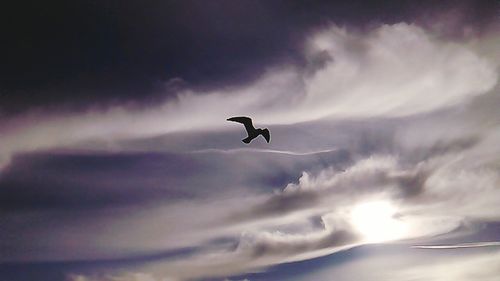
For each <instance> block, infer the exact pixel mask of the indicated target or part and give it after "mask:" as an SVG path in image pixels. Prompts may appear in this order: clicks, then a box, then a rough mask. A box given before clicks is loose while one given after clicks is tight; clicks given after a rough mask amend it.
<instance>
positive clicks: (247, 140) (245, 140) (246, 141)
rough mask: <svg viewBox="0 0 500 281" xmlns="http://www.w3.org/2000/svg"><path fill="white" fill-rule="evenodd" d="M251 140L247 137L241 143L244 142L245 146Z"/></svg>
mask: <svg viewBox="0 0 500 281" xmlns="http://www.w3.org/2000/svg"><path fill="white" fill-rule="evenodd" d="M252 139H253V138H251V137H247V138H245V139H242V140H241V141H242V142H244V143H246V144H249V143H250V142H251V141H252Z"/></svg>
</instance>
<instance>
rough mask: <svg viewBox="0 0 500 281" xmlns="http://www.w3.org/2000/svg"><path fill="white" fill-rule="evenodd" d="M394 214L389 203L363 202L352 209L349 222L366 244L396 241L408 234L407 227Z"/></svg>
mask: <svg viewBox="0 0 500 281" xmlns="http://www.w3.org/2000/svg"><path fill="white" fill-rule="evenodd" d="M396 214H397V210H396V207H395V206H394V205H392V204H391V203H390V202H389V201H372V202H364V203H361V204H358V205H356V206H355V207H354V208H353V210H352V212H351V222H352V224H353V225H354V228H355V229H357V231H358V232H359V233H360V234H361V235H362V236H363V237H364V239H365V241H366V242H368V243H378V242H384V241H390V240H396V239H400V238H402V237H404V236H405V235H406V234H407V232H408V225H407V224H406V223H405V222H403V221H402V220H400V219H397V218H395V215H396Z"/></svg>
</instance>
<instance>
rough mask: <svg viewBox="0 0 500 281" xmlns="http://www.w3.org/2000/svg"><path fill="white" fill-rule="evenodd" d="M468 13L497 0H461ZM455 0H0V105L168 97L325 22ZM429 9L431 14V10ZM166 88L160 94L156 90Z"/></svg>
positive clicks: (294, 56)
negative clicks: (179, 85)
mask: <svg viewBox="0 0 500 281" xmlns="http://www.w3.org/2000/svg"><path fill="white" fill-rule="evenodd" d="M462 3H463V4H462V6H467V9H466V10H467V14H466V15H465V18H464V20H465V21H468V22H472V23H479V24H480V23H481V21H482V20H484V19H485V18H491V17H492V16H494V15H495V9H494V7H495V6H494V5H495V1H475V2H474V1H462ZM431 7H432V10H433V11H436V10H441V11H446V10H447V9H450V7H454V8H455V7H460V5H457V1H444V2H442V3H440V4H438V7H436V4H435V3H434V1H385V2H384V3H383V4H381V3H379V1H279V0H274V1H228V0H216V1H70V2H68V1H49V2H46V1H15V2H11V3H9V4H4V5H2V9H1V12H0V13H1V16H0V21H1V23H0V29H1V34H2V47H1V59H0V61H1V64H0V79H1V80H0V110H1V112H3V113H4V114H6V113H7V114H11V113H15V112H20V111H24V110H26V109H28V108H32V107H39V106H51V105H55V106H57V107H61V106H63V105H64V106H68V105H71V107H70V108H72V109H76V108H84V107H85V105H89V104H95V103H99V104H104V105H105V104H109V103H110V102H116V101H124V100H134V101H140V102H151V101H154V100H156V98H157V97H160V96H162V97H165V96H168V94H165V90H166V89H165V88H166V85H165V84H166V82H167V81H168V80H169V79H171V78H175V77H180V78H182V79H183V80H184V81H186V82H187V83H189V85H190V86H191V87H201V88H207V87H214V86H220V85H228V84H237V83H244V82H247V81H251V80H252V79H254V78H256V77H257V76H258V75H259V73H261V71H262V70H263V69H264V68H265V67H267V66H270V65H273V64H277V63H283V62H292V63H295V64H300V63H301V55H300V54H301V51H300V48H301V46H300V43H299V42H303V40H302V39H303V36H305V34H306V32H307V31H308V30H310V29H311V28H315V27H318V26H320V25H322V24H324V23H326V22H329V21H331V22H335V23H337V24H348V25H351V26H356V27H363V26H366V25H369V24H371V23H377V22H384V23H391V22H399V21H403V20H406V21H413V20H415V19H416V15H418V16H419V17H421V16H422V15H425V14H426V11H427V10H430V8H431ZM428 16H432V14H429V15H428ZM162 94H163V95H162Z"/></svg>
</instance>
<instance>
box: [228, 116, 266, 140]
mask: <svg viewBox="0 0 500 281" xmlns="http://www.w3.org/2000/svg"><path fill="white" fill-rule="evenodd" d="M227 121H233V122H238V123H241V124H243V125H245V129H246V130H247V134H248V137H246V138H245V139H242V140H241V141H242V142H244V143H246V144H249V143H250V142H251V141H252V140H253V139H255V138H256V137H258V136H259V135H262V136H263V137H264V138H265V139H266V141H267V143H269V142H270V141H271V134H270V133H269V130H268V129H267V128H265V129H261V128H257V129H256V128H255V127H254V126H253V124H252V119H251V118H250V117H245V116H238V117H231V118H229V119H227Z"/></svg>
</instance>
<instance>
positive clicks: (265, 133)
mask: <svg viewBox="0 0 500 281" xmlns="http://www.w3.org/2000/svg"><path fill="white" fill-rule="evenodd" d="M262 136H263V137H264V138H265V139H266V141H267V143H269V142H270V141H271V133H270V132H269V130H268V129H264V130H262Z"/></svg>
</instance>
